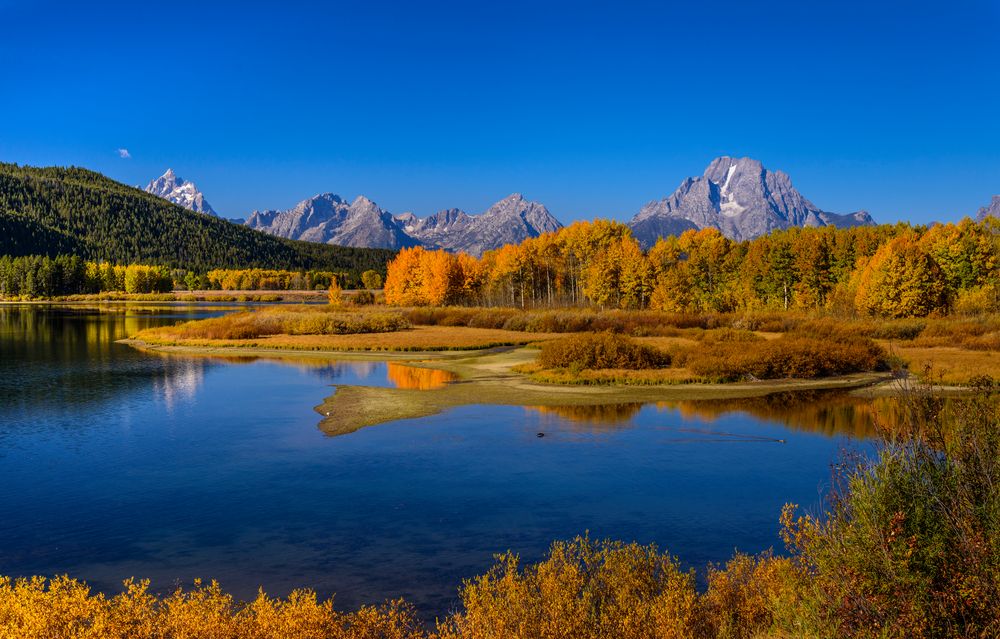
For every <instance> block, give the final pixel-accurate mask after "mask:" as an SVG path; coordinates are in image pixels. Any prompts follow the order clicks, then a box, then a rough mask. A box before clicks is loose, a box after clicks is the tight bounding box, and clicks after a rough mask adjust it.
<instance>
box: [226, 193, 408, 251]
mask: <svg viewBox="0 0 1000 639" xmlns="http://www.w3.org/2000/svg"><path fill="white" fill-rule="evenodd" d="M245 224H246V226H249V227H250V228H252V229H257V230H259V231H264V232H265V233H270V234H271V235H277V236H278V237H287V238H289V239H293V240H305V241H307V242H320V243H323V244H337V245H339V246H357V247H368V248H388V249H400V248H405V247H408V246H416V245H417V244H419V242H418V241H417V240H415V239H414V238H412V237H410V236H409V235H407V234H406V233H405V232H404V231H403V229H402V227H401V225H400V223H399V222H398V221H397V220H396V218H394V217H393V216H392V215H390V214H389V213H388V212H387V211H383V210H382V209H381V208H379V207H378V205H376V204H375V203H374V202H372V201H371V200H369V199H368V198H366V197H364V196H359V197H358V198H356V199H355V200H354V201H353V202H351V203H350V204H348V203H347V201H346V200H343V199H342V198H341V197H340V196H339V195H334V194H333V193H322V194H320V195H317V196H315V197H311V198H309V199H308V200H302V201H301V202H299V203H298V204H296V205H295V206H294V207H293V208H290V209H288V210H286V211H274V210H269V211H254V212H253V213H251V214H250V216H249V217H247V219H246V222H245Z"/></svg>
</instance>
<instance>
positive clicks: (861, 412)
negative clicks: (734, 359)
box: [525, 391, 906, 439]
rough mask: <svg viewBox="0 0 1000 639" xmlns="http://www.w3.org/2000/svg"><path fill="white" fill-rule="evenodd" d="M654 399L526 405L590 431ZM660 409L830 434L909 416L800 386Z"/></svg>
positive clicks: (882, 403)
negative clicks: (738, 415) (737, 415)
mask: <svg viewBox="0 0 1000 639" xmlns="http://www.w3.org/2000/svg"><path fill="white" fill-rule="evenodd" d="M647 405H650V404H642V403H626V404H599V405H592V406H526V407H525V408H526V409H527V410H529V411H532V412H536V413H540V414H542V415H546V416H551V417H553V418H558V419H562V420H565V421H566V422H569V424H570V426H571V427H573V425H574V424H575V425H577V427H579V426H585V427H586V429H587V430H589V431H593V430H595V429H602V430H609V429H613V428H621V427H623V426H627V425H628V424H629V422H631V421H632V419H633V418H634V417H635V416H636V415H637V414H638V413H639V411H640V410H641V409H642V407H643V406H647ZM653 405H655V407H656V408H657V409H658V410H673V411H677V412H678V414H680V416H681V417H683V418H684V419H686V420H688V419H699V420H701V421H708V422H712V421H716V420H718V419H721V418H723V417H725V416H727V415H731V414H734V413H742V414H745V415H749V416H751V417H754V418H757V419H760V420H763V421H768V422H772V423H777V424H781V425H783V426H785V427H787V428H791V429H794V430H801V431H808V432H814V433H821V434H823V435H828V436H835V435H837V436H844V435H847V436H851V437H856V438H859V439H861V438H869V437H874V436H876V435H877V433H878V432H879V429H883V430H884V429H889V430H892V429H894V428H896V427H898V426H899V425H900V424H901V423H902V422H903V420H904V419H905V418H906V413H905V407H904V406H903V404H902V403H901V402H900V401H899V400H897V399H896V398H892V397H878V398H866V397H858V396H852V395H849V394H847V393H844V392H842V391H795V392H787V393H775V394H772V395H767V396H764V397H753V398H743V399H727V400H681V401H670V402H656V403H655V404H653Z"/></svg>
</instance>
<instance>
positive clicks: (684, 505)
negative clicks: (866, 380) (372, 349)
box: [0, 307, 864, 618]
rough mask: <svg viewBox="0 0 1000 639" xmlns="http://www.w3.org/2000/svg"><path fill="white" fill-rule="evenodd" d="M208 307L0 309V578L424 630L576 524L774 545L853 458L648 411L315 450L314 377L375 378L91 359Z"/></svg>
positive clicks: (332, 380)
mask: <svg viewBox="0 0 1000 639" xmlns="http://www.w3.org/2000/svg"><path fill="white" fill-rule="evenodd" d="M218 312H220V310H219V309H211V308H205V307H166V308H165V309H160V310H156V309H153V310H152V311H150V310H148V309H147V310H146V311H143V312H139V311H128V312H126V313H116V314H111V315H109V314H104V313H97V312H77V311H72V312H70V311H65V310H61V309H57V308H49V307H5V308H0V476H2V477H3V478H4V480H3V483H2V484H0V574H7V575H15V576H18V575H30V574H44V575H51V574H55V573H69V574H70V575H72V576H76V577H80V578H84V579H86V580H87V581H88V582H90V583H91V584H93V585H94V586H96V587H98V588H101V589H105V590H109V591H112V590H114V589H115V588H116V587H117V585H118V584H119V583H120V581H121V580H122V579H123V578H126V577H129V576H136V577H148V578H151V579H152V580H153V586H154V588H156V589H161V590H166V589H169V588H171V587H172V586H173V585H174V584H177V583H181V584H186V583H190V582H191V580H192V579H193V578H195V577H203V578H214V579H218V580H219V581H221V582H222V585H223V586H224V587H225V588H226V589H227V590H229V591H231V592H234V593H235V594H236V595H237V596H240V597H247V598H248V597H252V596H253V595H254V594H255V593H256V590H257V588H258V586H263V587H264V588H265V590H267V591H268V592H269V593H271V594H286V593H287V592H288V591H290V590H291V589H293V588H295V587H310V588H314V589H316V590H317V591H319V592H320V593H321V594H322V595H329V594H331V593H334V592H336V593H337V606H338V607H345V608H347V607H353V606H356V605H358V604H361V603H371V602H377V601H381V600H383V599H386V598H395V597H400V596H402V597H406V598H407V599H409V600H411V601H412V602H414V603H415V604H416V605H417V606H418V608H419V609H420V611H421V612H422V614H424V615H425V616H426V617H428V618H433V617H434V616H435V615H442V614H444V613H445V612H447V611H448V610H449V609H451V608H452V607H454V605H455V604H456V601H457V598H456V592H457V587H458V585H459V584H460V582H461V580H462V579H463V578H467V577H470V576H473V575H475V574H479V573H481V572H483V571H485V570H486V569H487V568H488V567H489V566H490V564H491V561H492V556H493V554H494V553H496V552H499V551H503V550H506V549H512V550H514V551H516V552H519V553H521V554H522V555H523V556H524V557H525V558H527V559H537V558H539V557H541V556H542V554H543V553H544V551H545V549H546V547H547V546H548V544H549V543H550V542H551V541H552V540H554V539H563V538H568V537H572V536H574V535H577V534H582V533H584V532H585V531H589V532H590V535H591V536H592V537H613V538H617V539H625V540H637V541H640V542H643V543H645V542H656V543H657V544H659V545H660V546H661V547H664V548H667V549H669V550H670V552H671V553H673V554H675V555H678V556H679V557H680V558H681V559H682V560H683V561H684V562H685V564H687V565H690V566H694V567H704V565H705V564H706V563H707V562H710V561H714V562H718V561H724V560H725V559H726V558H728V557H729V556H730V555H731V554H732V552H733V550H734V549H739V550H742V551H747V552H758V551H761V550H764V549H766V548H769V547H772V546H774V547H776V548H778V549H780V541H779V539H778V536H777V531H778V522H777V519H778V514H779V511H780V509H781V506H782V505H783V504H784V503H786V502H796V503H799V504H801V505H803V506H807V507H809V506H813V507H815V506H817V505H818V504H819V500H820V495H821V491H822V490H823V489H824V487H825V486H827V485H828V484H829V476H830V464H831V462H833V461H834V460H835V459H836V457H837V455H838V452H839V451H840V450H841V449H842V448H843V447H845V446H858V445H860V446H862V447H863V446H864V444H863V443H862V444H858V443H857V442H852V440H850V439H848V438H847V437H845V436H841V435H836V434H833V435H830V434H827V433H828V431H824V430H822V429H820V430H817V431H811V430H808V429H809V428H810V427H811V425H810V424H803V428H802V429H792V428H788V427H786V426H783V425H780V424H779V423H778V421H777V420H773V419H768V418H761V417H753V416H752V415H751V414H750V413H749V412H747V411H743V410H730V409H728V408H727V409H726V410H724V411H715V412H714V413H713V412H712V411H708V412H707V413H706V414H711V415H712V416H711V417H698V416H694V415H692V414H691V411H690V410H685V411H680V410H677V409H675V408H670V407H665V406H663V407H657V406H655V405H647V406H624V407H619V410H617V411H615V410H611V411H605V412H602V413H600V414H597V415H594V414H590V415H587V414H567V415H560V414H556V413H553V412H542V411H539V410H535V409H530V408H521V407H507V406H503V407H497V406H467V407H463V408H459V409H455V410H450V411H448V412H445V413H443V414H441V415H436V416H432V417H427V418H422V419H414V420H407V421H402V422H396V423H391V424H385V425H380V426H376V427H371V428H366V429H363V430H361V431H358V432H356V433H352V434H350V435H346V436H341V437H328V436H325V435H324V434H323V433H322V432H321V431H320V430H319V429H318V428H317V424H318V421H319V415H318V414H317V413H316V412H315V411H314V410H313V406H315V405H317V404H319V403H320V402H321V401H322V400H323V398H324V397H326V396H327V395H329V394H330V393H331V392H333V388H331V385H332V384H367V385H388V384H391V381H390V379H389V377H388V376H387V375H386V366H385V365H384V364H382V363H378V362H375V363H368V362H341V363H336V362H318V361H315V360H311V361H305V360H304V361H302V362H297V363H291V364H288V363H281V362H276V361H262V360H249V361H225V360H219V359H207V358H189V357H177V356H169V357H167V356H161V355H153V354H145V353H141V352H139V351H136V350H133V349H131V348H129V347H127V346H123V345H120V344H116V343H114V340H115V339H118V338H120V337H124V336H126V335H127V334H130V333H134V332H135V331H136V330H138V329H139V328H143V327H146V326H152V325H157V324H161V323H170V322H176V321H180V320H182V319H185V318H189V317H197V316H206V315H210V314H214V313H218ZM682 412H683V413H684V414H683V415H682ZM756 412H757V414H761V411H756ZM765 413H766V412H765ZM817 428H819V425H817ZM539 432H543V433H544V434H545V436H544V437H541V438H540V437H538V436H537V434H538V433H539Z"/></svg>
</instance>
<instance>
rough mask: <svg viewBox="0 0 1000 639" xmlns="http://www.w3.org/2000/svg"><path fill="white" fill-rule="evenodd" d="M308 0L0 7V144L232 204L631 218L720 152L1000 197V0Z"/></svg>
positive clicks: (946, 207)
mask: <svg viewBox="0 0 1000 639" xmlns="http://www.w3.org/2000/svg"><path fill="white" fill-rule="evenodd" d="M318 4H320V3H298V2H293V1H285V2H280V3H272V2H268V3H255V2H241V3H225V2H215V3H210V2H200V3H194V2H185V1H183V0H182V1H174V2H169V3H159V2H123V3H115V2H101V3H82V2H72V3H69V2H67V3H55V2H42V1H40V2H30V1H24V0H0V25H2V37H0V59H3V60H4V61H5V64H4V74H3V80H2V82H0V160H3V161H10V162H18V163H22V164H33V165H52V164H58V165H67V164H76V165H80V166H86V167H88V168H92V169H95V170H98V171H101V172H103V173H105V174H107V175H109V176H111V177H113V178H115V179H119V180H122V181H125V182H128V183H130V184H140V183H141V184H145V183H146V182H147V181H148V180H149V179H151V178H153V177H156V176H157V175H159V174H160V173H162V172H163V170H165V169H166V167H168V166H170V167H173V168H174V169H175V170H176V171H177V172H178V173H179V174H180V175H181V176H183V177H185V178H188V179H192V180H194V181H195V182H196V183H197V184H198V186H199V187H200V188H201V189H202V191H204V192H205V195H206V197H207V198H208V199H209V201H210V202H211V203H212V204H213V206H214V207H215V208H216V209H218V210H219V211H220V212H221V213H222V214H224V215H228V216H242V215H245V214H246V213H247V212H248V211H250V210H252V209H254V208H285V207H288V206H291V205H293V204H294V203H295V202H296V201H298V200H301V199H303V198H305V197H308V196H311V195H313V194H316V193H319V192H324V191H333V192H336V193H339V194H341V195H343V196H346V197H354V196H356V195H358V194H362V193H363V194H365V195H368V196H369V197H371V198H372V199H373V200H375V201H376V202H378V203H379V204H380V205H381V206H383V207H384V208H387V209H389V210H391V211H393V212H396V213H398V212H402V211H404V210H413V211H414V212H416V213H417V214H420V215H425V214H429V213H432V212H434V211H436V210H439V209H441V208H446V207H453V206H455V207H460V208H463V209H465V210H467V211H469V212H478V211H481V210H483V209H484V208H486V207H487V206H488V205H489V204H490V203H492V202H494V201H496V200H498V199H500V198H501V197H504V196H505V195H508V194H509V193H511V192H514V191H519V192H522V193H524V194H525V195H526V196H527V197H530V198H531V199H535V200H538V201H541V202H543V203H545V204H546V205H547V206H548V207H549V209H550V210H551V211H552V212H553V213H554V214H555V215H556V216H557V217H559V218H560V219H561V220H563V221H564V222H568V221H571V220H573V219H578V218H590V217H594V216H601V217H614V218H617V219H627V218H629V217H631V215H633V214H634V213H635V212H636V211H637V210H638V209H639V207H640V206H642V204H644V203H645V202H647V201H649V200H651V199H659V198H661V197H664V196H666V195H668V194H670V193H671V192H672V191H673V190H674V189H675V188H676V187H677V185H678V184H679V183H680V181H681V180H682V179H683V178H685V177H687V176H691V175H699V174H701V172H702V171H703V170H704V168H705V166H706V165H707V164H708V162H709V161H710V160H711V159H712V158H713V157H716V156H718V155H741V156H742V155H749V156H752V157H756V158H758V159H760V160H762V161H763V162H764V165H765V166H767V167H769V168H772V169H782V170H784V171H785V172H787V173H789V174H790V175H791V177H792V180H793V183H794V184H795V185H796V186H797V187H798V188H799V190H800V191H802V193H803V194H804V195H805V196H806V197H808V198H810V199H811V200H812V201H813V202H814V203H815V204H816V205H818V206H820V207H821V208H824V209H826V210H830V211H835V212H849V211H854V210H857V209H860V208H866V209H868V210H870V211H871V212H872V213H873V215H874V216H875V218H876V220H878V221H880V222H889V221H895V220H898V219H907V220H911V221H914V222H927V221H930V220H954V219H958V218H959V217H961V216H963V215H967V214H971V213H974V212H975V211H976V209H978V208H979V207H980V206H983V205H985V204H986V203H987V202H988V201H989V199H990V196H992V195H993V194H996V193H1000V47H998V46H997V41H998V37H1000V36H998V35H997V34H998V33H1000V1H998V0H979V1H964V0H955V1H952V2H949V3H920V2H875V1H874V0H869V1H868V2H855V1H854V0H847V1H840V2H802V1H801V0H800V1H797V2H786V1H784V0H775V1H772V2H769V3H757V2H746V1H745V0H743V1H741V2H728V1H723V0H719V1H716V2H712V3H702V2H688V3H668V2H650V3H644V2H623V1H619V2H607V3H595V4H587V3H580V2H565V3H563V2H541V1H536V2H519V1H516V0H515V1H512V2H493V3H480V2H457V3H422V2H349V3H346V2H345V3H329V4H328V6H326V7H317V6H314V5H318ZM119 148H127V149H128V150H129V153H130V155H131V157H130V158H127V159H123V158H121V157H119V153H118V149H119Z"/></svg>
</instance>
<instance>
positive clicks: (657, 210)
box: [629, 156, 875, 246]
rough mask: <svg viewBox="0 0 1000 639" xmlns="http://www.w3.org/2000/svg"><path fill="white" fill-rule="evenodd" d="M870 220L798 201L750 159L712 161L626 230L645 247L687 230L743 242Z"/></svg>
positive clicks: (776, 176) (784, 181)
mask: <svg viewBox="0 0 1000 639" xmlns="http://www.w3.org/2000/svg"><path fill="white" fill-rule="evenodd" d="M874 223H875V222H874V220H872V217H871V215H869V214H868V213H867V212H866V211H858V212H856V213H851V214H847V215H839V214H836V213H830V212H828V211H823V210H822V209H820V208H818V207H817V206H816V205H814V204H813V203H812V202H810V201H809V200H807V199H806V198H805V197H803V196H802V194H801V193H799V192H798V190H796V189H795V187H793V186H792V181H791V179H790V178H789V177H788V175H787V174H786V173H784V172H782V171H769V170H767V169H765V168H764V166H763V165H762V164H761V163H760V162H759V161H758V160H754V159H752V158H731V157H728V156H723V157H720V158H716V159H715V160H712V162H711V164H709V165H708V168H707V169H705V173H704V174H703V175H702V176H701V177H693V178H687V179H686V180H684V181H683V182H681V184H680V186H679V187H678V188H677V190H676V191H674V192H673V193H672V194H671V195H670V196H669V197H666V198H664V199H662V200H659V201H655V200H654V201H652V202H650V203H648V204H647V205H646V206H644V207H642V209H641V210H640V211H639V212H638V213H637V214H636V215H635V217H633V218H632V220H631V222H629V226H630V227H631V228H632V232H633V234H634V235H635V236H636V238H637V239H638V240H639V241H640V243H642V244H643V245H645V246H651V245H652V244H653V243H655V242H656V240H657V238H659V237H661V236H665V235H677V234H679V233H683V232H684V231H686V230H688V229H703V228H710V227H711V228H716V229H718V230H719V231H721V232H722V233H723V234H724V235H726V236H727V237H730V238H732V239H735V240H748V239H753V238H755V237H759V236H761V235H764V234H766V233H769V232H771V231H774V230H777V229H786V228H790V227H793V226H837V227H850V226H859V225H868V224H874Z"/></svg>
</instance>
